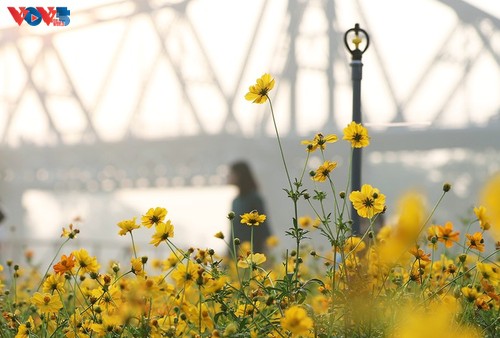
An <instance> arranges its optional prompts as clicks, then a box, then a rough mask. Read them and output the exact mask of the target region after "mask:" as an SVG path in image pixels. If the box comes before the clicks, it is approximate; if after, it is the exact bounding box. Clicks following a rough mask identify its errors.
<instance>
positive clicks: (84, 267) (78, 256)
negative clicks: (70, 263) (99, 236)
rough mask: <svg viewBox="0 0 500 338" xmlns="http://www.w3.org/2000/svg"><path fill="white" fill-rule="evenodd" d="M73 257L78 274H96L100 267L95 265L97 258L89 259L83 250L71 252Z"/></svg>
mask: <svg viewBox="0 0 500 338" xmlns="http://www.w3.org/2000/svg"><path fill="white" fill-rule="evenodd" d="M72 254H73V255H74V256H75V261H76V264H77V266H78V267H79V272H80V274H81V275H83V274H85V273H87V272H88V273H91V272H98V271H99V268H100V265H99V263H97V258H95V256H94V257H90V255H89V253H88V252H87V250H85V249H80V250H75V251H73V252H72Z"/></svg>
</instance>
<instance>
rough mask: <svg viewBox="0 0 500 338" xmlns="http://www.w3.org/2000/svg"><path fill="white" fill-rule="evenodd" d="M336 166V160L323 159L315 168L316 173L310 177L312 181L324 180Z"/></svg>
mask: <svg viewBox="0 0 500 338" xmlns="http://www.w3.org/2000/svg"><path fill="white" fill-rule="evenodd" d="M336 167H337V162H331V161H325V162H324V163H323V164H322V165H320V166H319V168H318V169H317V170H316V173H315V174H314V176H313V177H312V179H313V181H316V182H324V181H326V178H327V177H328V176H329V175H330V173H331V172H332V171H333V169H335V168H336Z"/></svg>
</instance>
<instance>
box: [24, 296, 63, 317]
mask: <svg viewBox="0 0 500 338" xmlns="http://www.w3.org/2000/svg"><path fill="white" fill-rule="evenodd" d="M31 303H32V304H34V305H36V307H37V308H38V310H39V311H40V313H52V312H58V311H59V309H61V308H62V307H63V304H62V302H61V298H60V297H59V295H58V294H54V295H51V294H50V293H43V294H42V293H40V292H36V293H35V294H34V295H33V297H31Z"/></svg>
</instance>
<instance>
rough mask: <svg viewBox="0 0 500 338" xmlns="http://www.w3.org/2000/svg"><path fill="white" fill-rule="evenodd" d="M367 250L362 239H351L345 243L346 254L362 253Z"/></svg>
mask: <svg viewBox="0 0 500 338" xmlns="http://www.w3.org/2000/svg"><path fill="white" fill-rule="evenodd" d="M365 248H366V244H365V242H363V240H362V239H361V237H356V236H355V237H349V238H347V239H346V240H345V243H344V252H345V253H349V252H360V251H363V250H364V249H365Z"/></svg>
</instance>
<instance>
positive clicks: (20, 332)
mask: <svg viewBox="0 0 500 338" xmlns="http://www.w3.org/2000/svg"><path fill="white" fill-rule="evenodd" d="M35 329H36V326H35V322H34V321H33V318H32V317H31V316H29V318H28V320H27V321H26V322H24V323H23V324H21V325H19V328H18V329H17V334H16V338H29V337H31V336H32V333H34V330H35Z"/></svg>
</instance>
